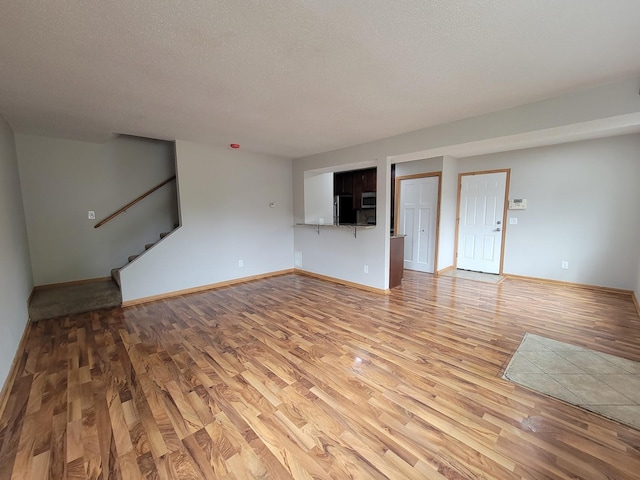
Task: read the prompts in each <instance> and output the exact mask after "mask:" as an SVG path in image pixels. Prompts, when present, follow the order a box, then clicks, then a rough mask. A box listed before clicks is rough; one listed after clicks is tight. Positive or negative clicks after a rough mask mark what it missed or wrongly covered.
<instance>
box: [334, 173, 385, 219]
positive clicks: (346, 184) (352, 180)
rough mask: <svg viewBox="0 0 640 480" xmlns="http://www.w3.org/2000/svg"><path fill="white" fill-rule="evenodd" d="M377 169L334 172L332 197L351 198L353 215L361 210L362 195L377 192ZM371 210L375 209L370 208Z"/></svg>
mask: <svg viewBox="0 0 640 480" xmlns="http://www.w3.org/2000/svg"><path fill="white" fill-rule="evenodd" d="M377 177H378V169H377V168H366V169H362V170H351V171H349V172H336V173H334V174H333V195H334V196H335V197H337V196H343V197H346V196H348V195H350V196H351V208H352V209H353V210H354V214H355V212H356V211H357V210H361V209H362V194H363V193H375V192H376V190H377V184H376V182H377ZM371 208H375V205H374V207H371Z"/></svg>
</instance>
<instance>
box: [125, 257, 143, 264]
mask: <svg viewBox="0 0 640 480" xmlns="http://www.w3.org/2000/svg"><path fill="white" fill-rule="evenodd" d="M139 256H140V255H131V256H130V257H129V258H128V259H127V260H129V263H131V262H133V261H134V260H135V259H136V258H138V257H139Z"/></svg>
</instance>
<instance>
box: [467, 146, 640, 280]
mask: <svg viewBox="0 0 640 480" xmlns="http://www.w3.org/2000/svg"><path fill="white" fill-rule="evenodd" d="M639 156H640V134H635V135H624V136H618V137H610V138H603V139H597V140H589V141H583V142H574V143H567V144H563V145H556V146H550V147H540V148H533V149H527V150H519V151H513V152H504V153H498V154H493V155H483V156H478V157H469V158H464V159H459V160H458V163H459V169H460V171H461V172H468V171H478V170H480V171H481V170H491V169H499V168H510V169H511V181H510V197H511V198H526V199H527V201H528V205H527V209H526V210H509V212H508V218H517V219H518V223H517V225H510V224H509V223H508V221H507V222H505V223H506V229H507V231H506V239H505V252H504V272H505V273H511V274H516V275H524V276H531V277H539V278H546V279H553V280H560V281H566V282H573V283H584V284H589V285H601V286H606V287H613V288H622V289H628V290H633V289H634V288H636V286H637V276H638V271H637V270H638V261H639V259H640V222H639V220H638V218H639V217H638V212H640V188H638V182H640V161H638V158H639ZM562 261H568V262H569V269H568V270H563V269H561V268H560V265H561V262H562Z"/></svg>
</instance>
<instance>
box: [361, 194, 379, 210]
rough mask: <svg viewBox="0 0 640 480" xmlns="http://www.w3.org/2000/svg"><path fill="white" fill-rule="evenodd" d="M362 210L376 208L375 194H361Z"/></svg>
mask: <svg viewBox="0 0 640 480" xmlns="http://www.w3.org/2000/svg"><path fill="white" fill-rule="evenodd" d="M361 206H362V208H376V192H363V193H362V205H361Z"/></svg>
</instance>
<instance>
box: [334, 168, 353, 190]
mask: <svg viewBox="0 0 640 480" xmlns="http://www.w3.org/2000/svg"><path fill="white" fill-rule="evenodd" d="M353 174H354V172H336V173H334V175H333V193H334V195H352V194H353Z"/></svg>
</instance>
